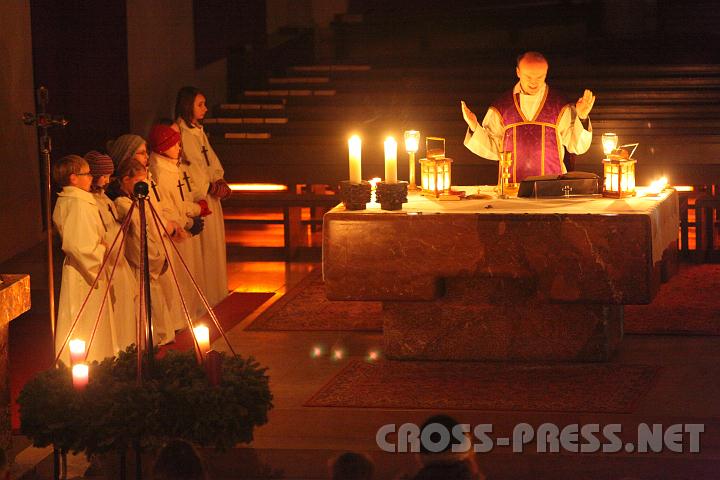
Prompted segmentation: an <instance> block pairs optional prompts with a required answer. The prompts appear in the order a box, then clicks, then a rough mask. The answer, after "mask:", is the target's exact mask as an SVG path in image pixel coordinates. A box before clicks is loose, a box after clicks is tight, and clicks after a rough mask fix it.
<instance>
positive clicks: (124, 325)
mask: <svg viewBox="0 0 720 480" xmlns="http://www.w3.org/2000/svg"><path fill="white" fill-rule="evenodd" d="M93 195H94V197H95V201H96V202H97V206H98V211H99V213H100V219H101V220H102V223H103V228H104V230H105V235H104V243H105V245H106V247H107V248H108V252H109V258H108V265H107V267H106V268H107V269H108V276H109V275H110V274H111V273H112V280H111V282H110V295H111V299H112V306H113V322H112V325H113V329H112V332H113V342H114V346H115V350H125V348H127V347H128V346H129V345H130V344H133V343H135V339H136V334H135V328H136V325H137V312H138V284H137V282H136V281H135V275H134V274H133V270H132V268H130V264H129V263H128V261H127V259H126V257H125V248H126V244H127V240H126V241H125V242H123V237H124V235H123V234H122V232H121V229H120V227H121V224H120V220H119V215H118V212H117V209H116V208H115V204H114V203H113V202H112V200H110V199H109V198H108V197H107V195H105V192H102V191H100V192H97V193H94V194H93ZM113 242H114V243H115V246H114V247H113ZM121 245H122V248H121ZM111 247H112V252H110V248H111ZM116 260H117V263H116ZM113 266H115V271H114V273H113Z"/></svg>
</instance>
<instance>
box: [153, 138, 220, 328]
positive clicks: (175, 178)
mask: <svg viewBox="0 0 720 480" xmlns="http://www.w3.org/2000/svg"><path fill="white" fill-rule="evenodd" d="M149 140H150V148H151V149H152V153H151V154H150V161H149V166H150V171H151V172H152V174H153V176H154V177H155V181H156V182H157V188H158V191H159V192H160V196H161V197H162V199H163V201H162V211H163V215H164V217H165V218H166V219H169V220H171V221H173V222H175V223H176V224H178V225H180V226H181V230H180V232H181V233H182V235H178V236H177V237H176V238H175V239H174V241H175V244H176V245H177V247H178V251H179V253H180V256H181V257H182V259H183V260H184V262H185V264H186V265H187V266H188V269H189V271H190V274H191V275H192V280H194V281H195V283H197V285H198V286H199V287H200V289H201V290H202V291H203V292H205V291H206V287H205V284H206V281H205V280H206V275H205V270H204V267H203V260H202V251H201V245H200V238H199V237H198V234H199V233H200V232H201V231H202V229H203V226H204V220H203V217H205V216H208V215H210V214H211V211H210V210H209V208H208V204H207V202H206V201H204V200H199V201H198V202H194V201H193V198H192V196H191V194H190V192H189V189H188V188H187V181H183V180H184V179H183V178H182V177H181V174H180V170H179V168H178V162H179V160H180V133H179V132H178V131H176V130H174V129H173V128H172V127H169V126H167V125H162V124H158V125H155V126H154V127H153V128H152V130H151V132H150V138H149ZM176 268H177V269H178V270H179V271H180V272H182V275H180V278H181V279H182V280H181V286H182V287H183V297H184V298H185V300H186V301H187V303H188V305H189V307H190V314H191V316H192V317H193V318H197V317H199V316H201V315H203V314H204V313H206V309H205V308H204V306H203V304H202V302H201V299H200V296H199V295H198V294H197V292H196V289H195V288H194V286H193V283H192V280H191V279H190V278H189V277H188V276H187V275H186V274H185V269H184V268H183V267H182V266H181V265H180V264H179V263H178V265H177V267H176Z"/></svg>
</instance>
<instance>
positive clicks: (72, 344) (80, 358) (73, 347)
mask: <svg viewBox="0 0 720 480" xmlns="http://www.w3.org/2000/svg"><path fill="white" fill-rule="evenodd" d="M68 348H69V349H70V364H71V365H75V364H76V363H82V362H84V361H85V341H84V340H80V339H79V338H73V339H72V340H70V341H69V342H68Z"/></svg>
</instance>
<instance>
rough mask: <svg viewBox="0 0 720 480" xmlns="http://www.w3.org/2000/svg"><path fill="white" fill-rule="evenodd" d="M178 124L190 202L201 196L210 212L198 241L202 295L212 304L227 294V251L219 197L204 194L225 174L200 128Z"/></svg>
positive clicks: (183, 168)
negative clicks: (203, 275)
mask: <svg viewBox="0 0 720 480" xmlns="http://www.w3.org/2000/svg"><path fill="white" fill-rule="evenodd" d="M178 125H179V126H180V134H181V135H182V147H183V158H184V159H185V162H183V164H182V165H181V166H180V168H181V170H183V171H184V172H187V174H188V176H189V177H190V184H191V186H192V195H193V201H195V202H197V201H199V200H202V199H205V200H206V201H207V202H208V207H209V208H210V211H211V212H212V214H211V215H209V216H207V217H205V229H204V230H203V231H202V233H201V234H200V241H201V245H202V259H203V263H204V267H205V280H206V285H207V290H206V295H207V297H208V300H209V301H210V304H211V305H213V306H214V305H217V304H218V303H220V301H222V300H223V299H224V298H225V297H227V295H228V280H227V251H226V246H225V221H224V218H223V210H222V205H221V203H220V200H218V199H217V198H215V197H213V196H212V195H208V194H207V191H208V188H209V186H210V183H211V182H215V181H216V180H220V179H221V178H223V177H224V176H225V171H224V170H223V167H222V165H221V164H220V159H219V158H218V156H217V155H216V154H215V150H213V148H212V146H211V145H210V142H209V141H208V138H207V135H206V134H205V131H204V130H203V128H202V127H196V128H190V127H188V126H187V124H186V123H185V121H183V120H182V119H179V120H178ZM203 147H205V149H206V154H207V161H206V160H205V155H203V151H202V149H203ZM208 162H210V165H208Z"/></svg>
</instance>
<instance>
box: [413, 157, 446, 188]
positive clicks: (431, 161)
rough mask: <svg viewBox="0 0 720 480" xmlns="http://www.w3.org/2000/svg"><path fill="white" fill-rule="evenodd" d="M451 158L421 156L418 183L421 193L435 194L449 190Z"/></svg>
mask: <svg viewBox="0 0 720 480" xmlns="http://www.w3.org/2000/svg"><path fill="white" fill-rule="evenodd" d="M451 164H452V159H451V158H421V159H420V183H421V185H422V190H423V194H425V195H435V197H439V196H440V194H447V193H449V192H450V179H451V173H450V170H451Z"/></svg>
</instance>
